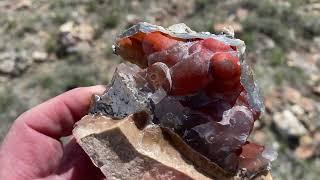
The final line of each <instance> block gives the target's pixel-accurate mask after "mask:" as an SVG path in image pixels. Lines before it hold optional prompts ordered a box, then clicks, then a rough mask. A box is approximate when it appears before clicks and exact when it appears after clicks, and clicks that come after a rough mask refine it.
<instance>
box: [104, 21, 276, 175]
mask: <svg viewBox="0 0 320 180" xmlns="http://www.w3.org/2000/svg"><path fill="white" fill-rule="evenodd" d="M114 47H115V53H116V54H118V55H120V56H121V57H122V58H123V59H124V60H127V61H129V62H132V63H134V64H136V65H138V66H139V67H140V68H141V69H140V68H132V65H127V67H128V68H126V67H124V66H123V65H122V66H123V67H122V70H121V69H118V73H122V74H126V76H132V77H136V78H135V81H137V82H139V83H133V84H132V83H130V87H129V86H128V88H129V89H131V90H130V91H132V92H134V93H136V94H137V95H139V96H137V97H140V96H141V95H142V94H144V95H146V94H151V96H150V97H152V98H150V99H151V100H150V101H153V100H152V99H157V101H156V102H155V101H153V102H150V104H153V105H150V106H149V105H146V106H144V107H149V108H150V109H148V111H149V112H152V113H153V115H154V119H153V123H156V124H159V125H160V126H161V127H162V128H165V129H167V130H169V131H170V132H172V133H175V134H177V135H178V136H179V137H181V138H182V139H183V140H184V142H185V143H187V144H188V145H189V146H190V147H191V148H193V149H194V150H196V151H197V152H198V153H201V154H202V155H203V156H205V157H206V158H208V159H209V160H210V161H213V162H215V163H217V164H218V165H219V166H220V167H222V168H223V169H225V170H226V171H228V172H229V173H232V174H235V173H236V172H237V171H238V170H239V169H246V170H247V171H248V172H249V174H250V173H251V175H252V174H254V173H255V172H256V171H258V170H259V171H260V170H263V169H265V168H266V167H267V166H268V164H269V162H270V161H271V160H273V159H274V156H273V159H270V158H269V159H268V158H266V157H269V156H262V153H263V152H264V151H263V149H264V147H263V146H259V145H255V144H252V143H249V142H248V141H247V139H248V137H249V135H250V133H251V131H252V128H253V124H254V121H255V120H257V119H258V118H259V116H260V114H261V112H262V109H263V101H262V100H261V98H260V96H259V91H258V88H257V87H256V84H255V82H254V80H253V76H252V73H251V70H250V68H249V67H248V66H247V65H246V63H245V61H244V60H243V53H244V49H245V46H244V43H243V42H242V41H241V40H238V39H234V38H232V37H231V38H229V37H227V36H225V35H214V34H209V33H197V32H194V31H192V30H190V28H188V27H186V26H185V25H181V24H178V25H175V26H174V27H169V28H168V29H165V28H162V27H159V26H155V25H151V24H147V23H139V24H137V25H135V26H133V27H132V28H130V29H128V30H127V31H126V32H124V33H123V34H122V35H120V36H119V38H118V39H117V40H116V42H115V45H114ZM125 69H127V71H126V70H125ZM137 74H139V76H137ZM141 82H142V83H141ZM113 84H115V82H113ZM127 84H128V83H127ZM134 84H140V85H137V86H135V85H134ZM141 84H144V85H142V86H141ZM145 87H148V88H145ZM110 89H112V87H111V88H110ZM158 90H162V91H158ZM163 90H164V92H165V93H166V94H164V93H159V92H163ZM148 96H149V95H148ZM155 96H159V97H155ZM109 99H110V98H109ZM135 100H136V101H139V98H138V99H135ZM108 101H110V100H108ZM139 102H140V101H139ZM141 102H142V101H141ZM143 102H145V100H144V101H143ZM102 103H104V102H102ZM105 104H107V105H108V103H105ZM133 104H134V103H133ZM147 104H148V103H147ZM151 106H152V108H151ZM128 109H140V110H141V108H136V107H131V108H128ZM112 111H115V110H113V109H110V112H112ZM128 113H129V114H130V113H132V112H131V111H130V112H126V113H123V114H128Z"/></svg>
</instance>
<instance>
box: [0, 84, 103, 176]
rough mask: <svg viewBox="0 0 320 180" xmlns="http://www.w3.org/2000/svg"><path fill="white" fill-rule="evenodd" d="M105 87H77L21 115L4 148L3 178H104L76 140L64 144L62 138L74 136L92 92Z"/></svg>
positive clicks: (1, 158)
mask: <svg viewBox="0 0 320 180" xmlns="http://www.w3.org/2000/svg"><path fill="white" fill-rule="evenodd" d="M104 90H105V87H103V86H92V87H84V88H77V89H73V90H71V91H68V92H66V93H64V94H61V95H59V96H57V97H55V98H53V99H51V100H48V101H46V102H44V103H42V104H40V105H38V106H36V107H35V108H33V109H31V110H29V111H27V112H25V113H23V114H22V115H21V116H20V117H18V118H17V119H16V121H15V122H14V124H13V125H12V127H11V129H10V131H9V133H8V134H7V136H6V137H5V139H4V141H3V144H2V145H1V147H0V179H3V180H5V179H8V180H15V179H17V180H20V179H21V180H28V179H77V180H78V179H90V180H91V179H93V180H95V179H103V175H102V173H101V172H100V170H99V169H98V168H96V167H95V166H94V165H93V164H92V163H91V161H90V159H89V158H88V157H87V156H86V154H85V153H84V152H83V150H82V149H81V148H80V147H79V145H78V144H77V143H76V142H75V140H74V139H73V140H71V141H70V142H69V144H67V145H65V146H63V145H62V143H61V142H60V141H59V138H61V137H64V136H68V135H71V131H72V128H73V125H74V123H75V122H76V121H78V120H79V119H80V118H81V117H82V116H84V115H85V114H86V113H87V111H88V107H89V104H90V98H91V95H92V94H101V93H102V92H103V91H104Z"/></svg>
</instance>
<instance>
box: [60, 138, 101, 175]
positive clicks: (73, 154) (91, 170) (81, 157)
mask: <svg viewBox="0 0 320 180" xmlns="http://www.w3.org/2000/svg"><path fill="white" fill-rule="evenodd" d="M56 174H57V175H59V176H60V177H63V179H77V180H82V179H83V180H86V179H92V180H98V179H99V180H100V179H104V177H105V176H104V175H103V174H102V172H101V171H100V169H99V168H97V167H95V166H94V165H93V164H92V162H91V160H90V158H89V157H88V156H87V155H86V154H85V152H84V151H83V150H82V148H81V147H80V146H79V145H78V144H77V142H76V141H75V139H72V140H71V141H70V142H69V143H68V144H67V145H66V146H65V147H64V153H63V158H62V160H61V165H60V166H59V169H58V170H57V171H56Z"/></svg>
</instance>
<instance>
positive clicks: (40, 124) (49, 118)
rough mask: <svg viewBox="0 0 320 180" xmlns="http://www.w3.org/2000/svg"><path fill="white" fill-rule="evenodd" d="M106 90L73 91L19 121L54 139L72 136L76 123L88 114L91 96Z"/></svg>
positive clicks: (50, 101)
mask: <svg viewBox="0 0 320 180" xmlns="http://www.w3.org/2000/svg"><path fill="white" fill-rule="evenodd" d="M104 90H105V87H104V86H92V87H85V88H76V89H73V90H71V91H68V92H66V93H64V94H61V95H59V96H57V97H55V98H53V99H51V100H49V101H46V102H44V103H42V104H40V105H38V106H36V107H35V108H33V109H31V110H29V111H27V112H26V113H24V114H22V115H21V116H20V117H19V118H18V119H17V121H22V122H23V123H25V124H26V125H28V126H30V127H31V128H32V129H34V130H36V131H38V132H40V133H42V134H45V135H47V136H50V137H53V138H60V137H61V136H67V135H70V134H71V131H72V128H73V125H74V123H75V122H76V121H78V120H79V119H80V118H81V117H83V116H84V115H85V114H87V113H88V108H89V105H90V98H91V96H92V95H93V94H100V93H102V92H103V91H104Z"/></svg>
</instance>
